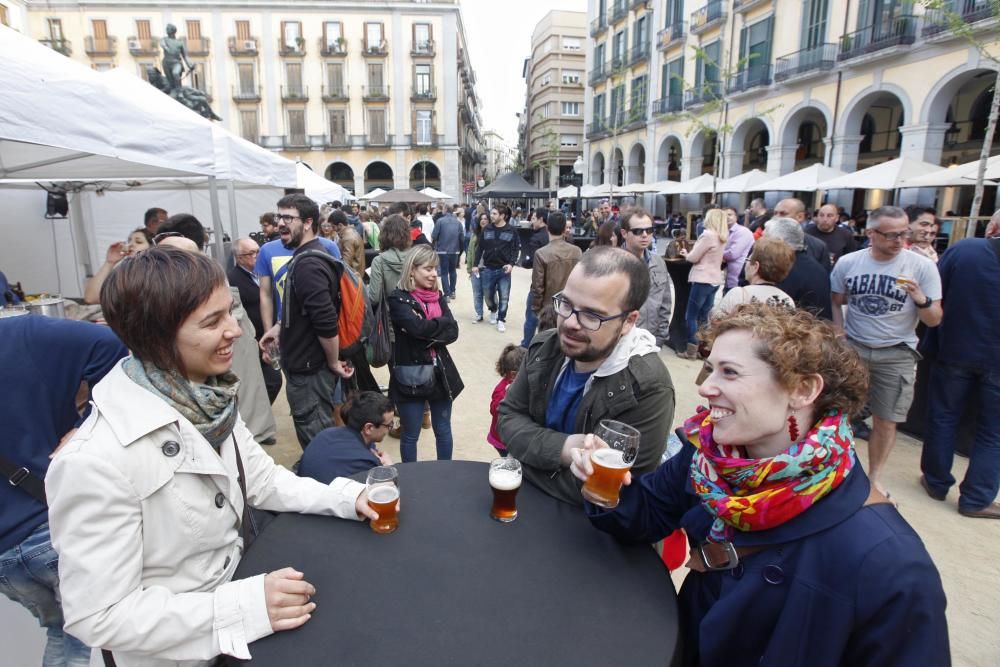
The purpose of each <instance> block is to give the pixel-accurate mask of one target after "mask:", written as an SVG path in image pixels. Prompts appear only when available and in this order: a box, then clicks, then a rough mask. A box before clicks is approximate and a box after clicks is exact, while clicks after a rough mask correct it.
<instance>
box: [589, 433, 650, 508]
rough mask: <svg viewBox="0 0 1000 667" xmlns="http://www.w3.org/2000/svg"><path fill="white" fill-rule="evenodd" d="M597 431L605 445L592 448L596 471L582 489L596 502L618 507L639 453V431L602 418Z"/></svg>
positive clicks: (600, 504) (591, 456)
mask: <svg viewBox="0 0 1000 667" xmlns="http://www.w3.org/2000/svg"><path fill="white" fill-rule="evenodd" d="M594 435H595V436H597V438H598V439H599V440H600V441H601V443H602V444H603V445H606V446H604V447H598V448H597V449H594V450H592V451H591V452H590V463H591V465H592V466H593V467H594V474H593V475H591V476H590V477H588V478H587V481H586V482H584V484H583V489H582V490H581V493H582V494H583V497H584V498H586V499H587V500H589V501H590V502H592V503H593V504H595V505H598V506H600V507H606V508H608V509H613V508H615V507H618V494H619V493H620V492H621V490H622V482H624V481H625V473H626V472H628V471H629V469H630V468H631V467H632V464H633V463H635V458H636V456H638V455H639V438H640V435H639V431H637V430H636V429H634V428H632V427H631V426H629V425H628V424H623V423H622V422H619V421H614V420H612V419H602V420H601V423H600V424H598V425H597V428H596V429H594Z"/></svg>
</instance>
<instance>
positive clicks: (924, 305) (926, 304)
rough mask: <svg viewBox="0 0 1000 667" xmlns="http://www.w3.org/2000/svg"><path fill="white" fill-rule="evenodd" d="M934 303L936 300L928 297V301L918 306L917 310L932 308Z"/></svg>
mask: <svg viewBox="0 0 1000 667" xmlns="http://www.w3.org/2000/svg"><path fill="white" fill-rule="evenodd" d="M932 303H934V299H932V298H930V297H927V300H926V301H924V302H923V303H918V304H916V306H917V308H930V307H931V304H932Z"/></svg>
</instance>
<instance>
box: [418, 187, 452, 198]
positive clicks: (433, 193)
mask: <svg viewBox="0 0 1000 667" xmlns="http://www.w3.org/2000/svg"><path fill="white" fill-rule="evenodd" d="M420 192H422V193H423V194H425V195H427V196H428V197H430V198H431V199H454V197H452V196H451V195H446V194H445V193H443V192H441V191H440V190H436V189H434V188H432V187H430V186H428V187H426V188H421V189H420Z"/></svg>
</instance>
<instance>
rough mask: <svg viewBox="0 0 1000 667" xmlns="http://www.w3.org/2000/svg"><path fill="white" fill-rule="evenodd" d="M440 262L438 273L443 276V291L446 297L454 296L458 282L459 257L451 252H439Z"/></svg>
mask: <svg viewBox="0 0 1000 667" xmlns="http://www.w3.org/2000/svg"><path fill="white" fill-rule="evenodd" d="M438 260H439V261H440V263H441V266H440V267H439V268H438V273H440V274H441V289H442V290H443V291H444V294H445V296H454V295H455V288H456V287H457V284H456V283H457V281H458V270H457V267H458V255H457V254H455V253H450V252H439V253H438Z"/></svg>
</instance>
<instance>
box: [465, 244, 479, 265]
mask: <svg viewBox="0 0 1000 667" xmlns="http://www.w3.org/2000/svg"><path fill="white" fill-rule="evenodd" d="M478 247H479V236H478V235H477V234H473V235H472V236H471V237H469V247H468V248H466V249H465V269H466V270H467V271H468V272H469V273H472V268H473V267H474V266H475V265H476V248H478Z"/></svg>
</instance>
